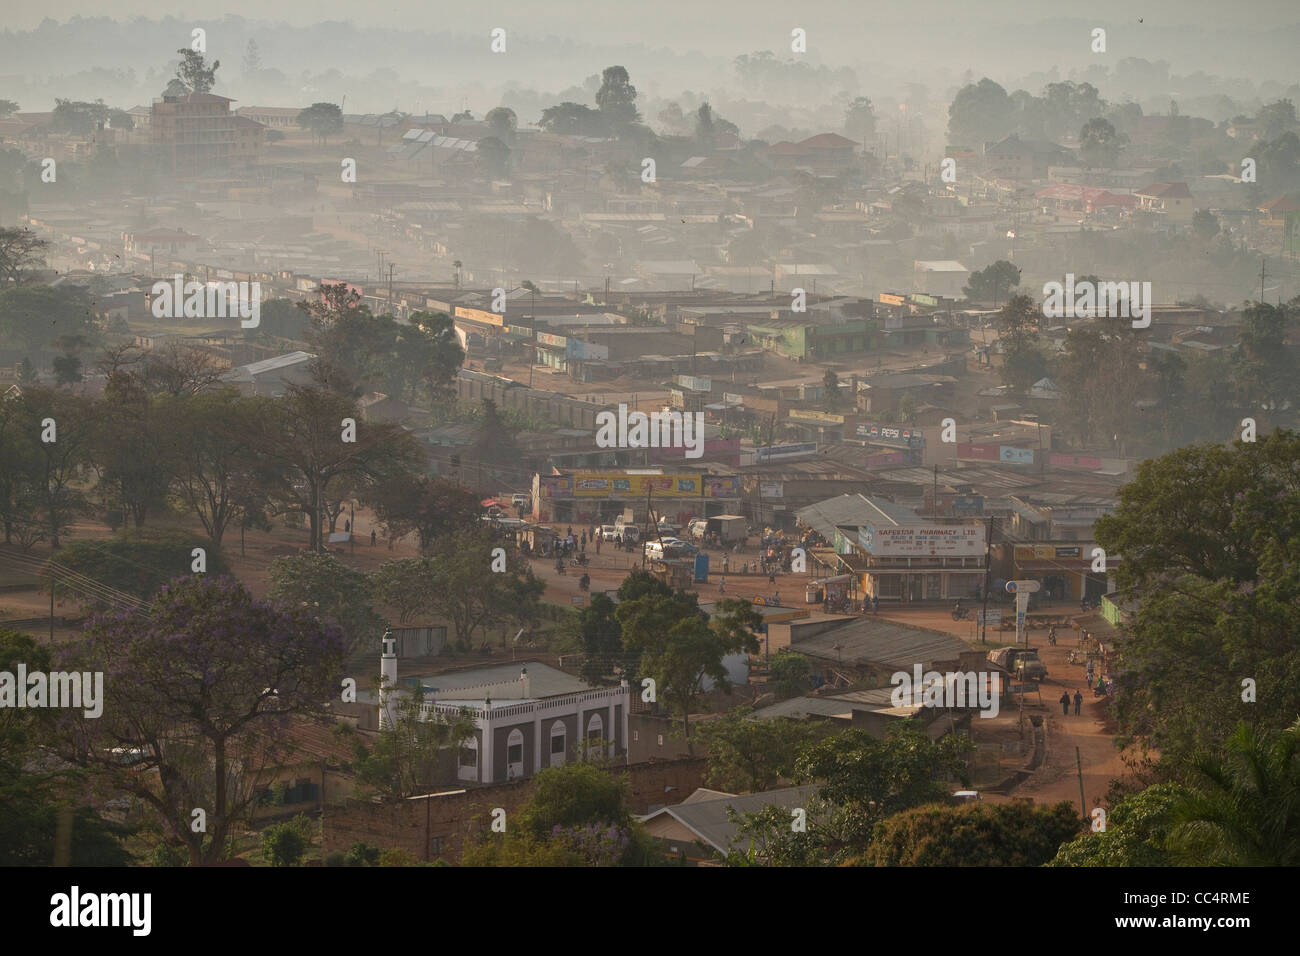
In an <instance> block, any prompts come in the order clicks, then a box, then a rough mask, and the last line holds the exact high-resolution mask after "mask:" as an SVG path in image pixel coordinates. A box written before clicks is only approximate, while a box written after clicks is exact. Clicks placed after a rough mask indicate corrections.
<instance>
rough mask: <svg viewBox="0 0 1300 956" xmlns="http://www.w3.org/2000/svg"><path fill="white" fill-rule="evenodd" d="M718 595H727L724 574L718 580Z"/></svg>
mask: <svg viewBox="0 0 1300 956" xmlns="http://www.w3.org/2000/svg"><path fill="white" fill-rule="evenodd" d="M718 593H719V594H726V593H727V576H726V575H725V574H724V575H723V576H722V577H720V578H718Z"/></svg>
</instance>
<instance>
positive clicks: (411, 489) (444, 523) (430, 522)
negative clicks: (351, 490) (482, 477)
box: [369, 473, 482, 555]
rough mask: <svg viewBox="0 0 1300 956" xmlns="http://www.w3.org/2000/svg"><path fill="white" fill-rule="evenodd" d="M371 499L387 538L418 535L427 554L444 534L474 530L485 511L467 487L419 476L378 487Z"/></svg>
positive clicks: (374, 489) (399, 477)
mask: <svg viewBox="0 0 1300 956" xmlns="http://www.w3.org/2000/svg"><path fill="white" fill-rule="evenodd" d="M369 500H370V503H371V504H372V505H373V506H374V509H375V515H376V516H377V517H378V518H379V521H380V523H381V525H382V527H383V529H384V533H385V534H386V535H388V536H389V537H393V538H401V537H405V536H406V535H408V534H411V533H414V534H415V535H416V537H417V538H418V540H419V543H420V553H421V554H425V555H427V554H429V553H430V551H431V549H432V548H433V545H434V542H435V541H437V540H438V538H440V537H442V536H443V535H446V534H450V533H452V532H454V531H457V530H460V529H463V528H469V527H473V526H474V522H475V521H477V520H478V516H479V514H480V512H481V511H482V508H481V507H480V505H479V500H478V496H477V495H475V494H474V492H473V491H471V490H470V489H469V488H466V487H465V486H464V485H462V484H459V483H458V482H455V481H448V480H447V479H445V478H433V477H430V476H429V475H420V474H415V473H410V474H404V475H398V476H396V477H394V478H392V479H390V480H388V481H385V482H382V483H379V484H377V485H375V486H374V488H373V489H372V490H371V492H370V498H369Z"/></svg>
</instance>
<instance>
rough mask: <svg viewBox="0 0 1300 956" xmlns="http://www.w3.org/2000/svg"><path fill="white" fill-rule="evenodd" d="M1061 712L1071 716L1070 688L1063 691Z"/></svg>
mask: <svg viewBox="0 0 1300 956" xmlns="http://www.w3.org/2000/svg"><path fill="white" fill-rule="evenodd" d="M1061 713H1062V714H1064V715H1065V716H1066V717H1069V716H1070V692H1069V691H1068V690H1066V691H1062V692H1061Z"/></svg>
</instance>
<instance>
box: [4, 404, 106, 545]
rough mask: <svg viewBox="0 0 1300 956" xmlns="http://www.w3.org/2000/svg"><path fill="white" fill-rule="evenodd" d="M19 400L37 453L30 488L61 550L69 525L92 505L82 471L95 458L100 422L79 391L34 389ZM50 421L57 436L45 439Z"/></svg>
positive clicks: (21, 416)
mask: <svg viewBox="0 0 1300 956" xmlns="http://www.w3.org/2000/svg"><path fill="white" fill-rule="evenodd" d="M15 401H17V402H19V403H20V404H19V405H18V409H17V416H18V419H19V421H20V422H21V425H20V427H21V428H22V429H23V431H24V434H25V436H26V439H27V441H28V442H29V443H30V448H32V449H33V450H34V452H35V453H34V455H33V456H32V461H31V469H32V470H31V473H30V483H29V485H28V487H29V488H30V489H31V490H32V491H33V495H32V498H33V503H34V504H35V505H36V509H37V512H36V513H37V515H38V516H39V520H40V521H41V523H42V526H43V530H44V532H45V534H46V535H47V536H48V537H49V541H50V546H51V547H52V548H55V549H57V548H58V547H59V545H60V539H61V537H62V536H63V535H64V534H65V533H66V530H67V527H68V525H69V524H70V523H71V522H72V520H73V519H74V518H75V517H76V516H77V515H79V514H82V513H84V512H85V510H86V507H87V504H86V497H85V494H84V493H83V492H82V490H81V486H80V476H81V472H82V469H83V468H84V467H85V466H86V465H88V464H89V463H90V453H91V448H92V446H93V442H94V440H95V437H96V435H97V433H98V432H97V429H98V426H99V422H98V420H97V417H96V415H95V412H94V409H93V407H92V405H91V403H90V401H89V400H87V399H85V398H82V397H81V396H78V395H69V394H67V393H64V392H56V391H52V390H50V389H31V390H29V391H27V392H25V393H24V394H23V396H22V397H21V398H20V399H16V400H15ZM50 421H52V422H53V426H52V427H53V429H54V431H53V437H54V440H53V441H44V440H43V438H44V437H45V435H46V434H49V433H47V431H46V428H47V424H46V423H47V422H50Z"/></svg>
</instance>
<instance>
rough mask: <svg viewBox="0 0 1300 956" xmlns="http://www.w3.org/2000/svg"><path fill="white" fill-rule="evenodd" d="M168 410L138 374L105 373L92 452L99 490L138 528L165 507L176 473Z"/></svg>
mask: <svg viewBox="0 0 1300 956" xmlns="http://www.w3.org/2000/svg"><path fill="white" fill-rule="evenodd" d="M169 411H170V409H168V408H167V407H166V404H165V403H163V402H160V401H157V400H156V399H155V398H154V397H153V396H152V395H150V394H149V392H148V391H147V390H146V389H145V387H144V382H143V380H142V379H141V378H140V377H139V376H137V375H131V374H125V373H119V374H116V375H112V376H110V377H109V380H108V382H107V384H106V386H105V388H104V397H103V400H102V401H101V402H100V403H99V404H98V406H97V407H96V408H95V416H96V418H97V419H98V421H99V427H98V428H97V430H96V434H95V440H94V442H93V444H92V446H91V451H90V455H91V460H92V461H93V462H94V464H95V467H96V470H97V471H98V472H99V475H100V489H101V493H102V494H103V496H104V498H105V500H107V501H112V502H115V503H120V504H121V506H122V508H123V509H124V510H125V512H126V515H130V517H131V518H132V519H134V522H135V526H136V528H140V527H143V525H144V523H145V520H146V519H147V518H148V516H149V515H150V514H152V513H157V512H158V511H161V510H163V509H164V508H165V507H166V498H167V493H168V491H169V489H170V488H171V484H172V480H173V478H174V476H175V475H176V474H177V472H178V460H177V456H176V451H177V449H176V444H175V437H176V433H175V430H174V429H175V425H176V422H175V420H174V418H173V417H172V416H171V415H170V414H168V412H169ZM126 515H124V516H123V518H124V520H125V517H126Z"/></svg>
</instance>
